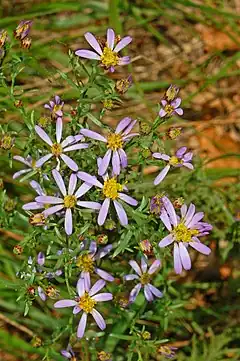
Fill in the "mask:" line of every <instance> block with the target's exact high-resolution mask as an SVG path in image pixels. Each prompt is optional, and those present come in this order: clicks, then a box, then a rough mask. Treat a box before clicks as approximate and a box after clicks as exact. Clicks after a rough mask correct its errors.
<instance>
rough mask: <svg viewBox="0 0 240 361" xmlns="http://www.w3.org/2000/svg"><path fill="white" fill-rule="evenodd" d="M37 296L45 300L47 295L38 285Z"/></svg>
mask: <svg viewBox="0 0 240 361" xmlns="http://www.w3.org/2000/svg"><path fill="white" fill-rule="evenodd" d="M38 296H39V297H40V298H41V300H42V301H44V302H45V301H46V299H47V296H46V294H45V292H44V291H43V289H42V287H40V286H38Z"/></svg>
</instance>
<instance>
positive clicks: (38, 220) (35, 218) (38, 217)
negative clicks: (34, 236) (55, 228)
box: [29, 213, 46, 226]
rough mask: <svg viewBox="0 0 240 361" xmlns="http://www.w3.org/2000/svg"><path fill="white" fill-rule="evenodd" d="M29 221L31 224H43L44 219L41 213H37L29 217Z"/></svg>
mask: <svg viewBox="0 0 240 361" xmlns="http://www.w3.org/2000/svg"><path fill="white" fill-rule="evenodd" d="M29 223H30V224H31V225H32V226H43V225H44V224H45V223H46V219H45V217H44V215H43V214H42V213H37V214H33V215H32V216H30V217H29Z"/></svg>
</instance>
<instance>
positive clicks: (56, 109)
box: [44, 95, 64, 119]
mask: <svg viewBox="0 0 240 361" xmlns="http://www.w3.org/2000/svg"><path fill="white" fill-rule="evenodd" d="M63 106H64V102H63V101H62V100H61V98H60V97H59V96H58V95H55V97H54V100H50V102H49V104H44V108H45V109H49V110H50V112H51V117H52V119H57V118H58V117H60V118H62V116H63V111H62V109H63Z"/></svg>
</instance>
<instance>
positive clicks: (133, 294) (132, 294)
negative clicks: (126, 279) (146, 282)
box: [129, 283, 142, 303]
mask: <svg viewBox="0 0 240 361" xmlns="http://www.w3.org/2000/svg"><path fill="white" fill-rule="evenodd" d="M141 288H142V285H141V283H138V284H137V285H136V286H135V287H134V288H133V289H132V291H131V292H130V295H129V302H131V303H133V302H134V301H135V300H136V298H137V296H138V294H139V292H140V289H141Z"/></svg>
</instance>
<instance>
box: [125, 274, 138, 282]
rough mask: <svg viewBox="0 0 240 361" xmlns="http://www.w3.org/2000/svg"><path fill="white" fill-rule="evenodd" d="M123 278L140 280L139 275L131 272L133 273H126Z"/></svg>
mask: <svg viewBox="0 0 240 361" xmlns="http://www.w3.org/2000/svg"><path fill="white" fill-rule="evenodd" d="M123 278H124V280H125V281H133V280H138V279H139V276H137V275H134V274H131V275H126V276H124V277H123Z"/></svg>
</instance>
